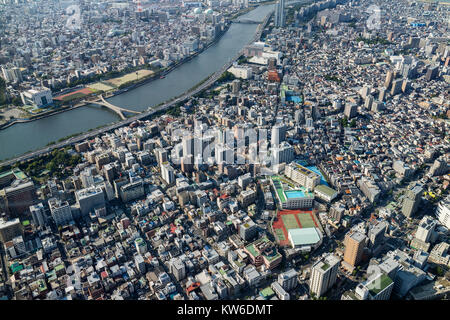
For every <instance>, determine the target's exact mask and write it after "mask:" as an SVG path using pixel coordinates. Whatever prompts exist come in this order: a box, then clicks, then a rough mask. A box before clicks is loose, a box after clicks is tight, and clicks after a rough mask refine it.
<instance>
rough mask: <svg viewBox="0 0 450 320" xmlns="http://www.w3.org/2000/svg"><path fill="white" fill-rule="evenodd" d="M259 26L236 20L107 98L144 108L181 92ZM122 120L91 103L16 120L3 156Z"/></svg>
mask: <svg viewBox="0 0 450 320" xmlns="http://www.w3.org/2000/svg"><path fill="white" fill-rule="evenodd" d="M272 8H273V5H263V6H259V7H257V8H256V9H254V10H252V11H250V12H248V13H246V14H245V15H242V16H241V17H240V18H242V19H250V20H257V21H262V20H263V19H264V17H265V16H266V15H267V14H268V13H269V12H270V10H272ZM257 26H258V25H256V24H240V23H239V24H237V23H236V24H235V23H233V24H232V25H231V26H230V28H229V29H228V31H227V32H226V33H225V34H224V35H223V36H222V37H221V38H220V39H219V40H218V42H217V43H215V44H214V45H212V46H211V47H209V48H208V49H206V50H205V51H204V52H202V53H201V54H199V55H198V56H197V57H195V58H193V59H192V60H191V61H189V62H186V63H184V64H183V65H181V66H180V67H178V68H177V69H175V70H173V71H172V72H170V73H169V74H168V75H166V77H165V78H164V79H157V80H154V81H152V82H149V83H146V84H144V85H142V86H140V87H137V88H134V89H132V90H130V91H128V92H125V93H122V94H120V95H117V96H115V97H112V98H110V99H108V101H109V102H111V103H112V104H115V105H118V106H121V107H124V108H127V109H132V110H138V111H142V110H145V109H147V108H148V107H150V106H156V105H158V104H159V103H161V102H164V101H166V100H169V99H170V98H173V97H176V96H178V95H180V94H182V93H183V92H185V91H187V90H188V89H190V88H192V87H193V86H195V85H196V84H197V83H198V82H200V81H201V80H203V79H205V78H206V77H208V76H209V75H211V74H212V73H214V72H215V71H216V70H218V69H220V68H221V67H222V66H223V65H224V64H225V63H226V62H227V61H228V60H229V59H230V58H232V57H233V56H234V55H236V54H237V53H238V52H239V50H241V49H242V48H243V47H244V46H245V45H246V44H247V43H248V42H249V41H250V40H251V38H252V37H253V35H254V34H255V32H256V28H257ZM119 120H120V118H119V116H118V115H116V114H115V113H113V112H112V111H109V110H108V109H106V108H102V107H99V106H94V105H89V106H86V107H80V108H77V109H74V110H70V111H67V112H63V113H60V114H56V115H53V116H50V117H47V118H43V119H40V120H36V121H32V122H27V123H19V124H15V125H13V126H11V127H9V128H6V129H4V130H0V160H6V159H10V158H13V157H16V156H20V155H22V154H24V153H27V152H28V151H33V150H37V149H39V148H42V147H44V146H46V145H47V144H48V143H50V142H54V141H57V140H59V139H61V138H64V137H67V136H69V135H73V134H77V133H82V132H86V131H88V130H90V129H94V128H97V127H100V126H103V125H106V124H108V123H111V122H115V121H119Z"/></svg>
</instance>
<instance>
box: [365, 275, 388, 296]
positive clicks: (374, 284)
mask: <svg viewBox="0 0 450 320" xmlns="http://www.w3.org/2000/svg"><path fill="white" fill-rule="evenodd" d="M391 283H392V280H391V278H389V277H388V276H387V275H385V274H382V275H381V276H380V277H379V278H376V279H374V280H373V281H371V282H370V283H369V284H368V285H367V289H369V292H370V294H371V295H372V296H376V295H377V294H379V293H380V292H381V291H383V290H384V289H386V288H387V287H388V286H389V285H390V284H391ZM378 284H379V286H378Z"/></svg>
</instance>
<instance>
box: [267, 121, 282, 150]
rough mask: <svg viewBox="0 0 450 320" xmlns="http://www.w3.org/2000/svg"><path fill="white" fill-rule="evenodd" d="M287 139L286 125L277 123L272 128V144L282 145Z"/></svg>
mask: <svg viewBox="0 0 450 320" xmlns="http://www.w3.org/2000/svg"><path fill="white" fill-rule="evenodd" d="M285 139H286V127H285V126H284V125H283V124H277V125H275V126H274V127H273V128H272V136H271V141H270V142H271V144H272V147H274V146H278V145H280V143H281V142H283V141H284V140H285Z"/></svg>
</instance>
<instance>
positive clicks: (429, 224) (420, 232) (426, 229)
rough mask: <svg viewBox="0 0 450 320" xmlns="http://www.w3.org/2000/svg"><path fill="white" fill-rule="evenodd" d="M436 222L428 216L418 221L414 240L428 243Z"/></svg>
mask: <svg viewBox="0 0 450 320" xmlns="http://www.w3.org/2000/svg"><path fill="white" fill-rule="evenodd" d="M436 224H437V221H436V220H435V219H433V218H432V217H430V216H424V217H423V218H422V220H420V223H419V226H418V227H417V231H416V239H419V240H420V241H423V242H425V243H428V242H430V241H431V238H432V235H433V232H434V228H435V227H436Z"/></svg>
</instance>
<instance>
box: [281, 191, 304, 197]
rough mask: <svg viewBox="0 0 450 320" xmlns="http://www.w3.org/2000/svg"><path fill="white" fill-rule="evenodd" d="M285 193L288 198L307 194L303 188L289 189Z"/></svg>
mask: <svg viewBox="0 0 450 320" xmlns="http://www.w3.org/2000/svg"><path fill="white" fill-rule="evenodd" d="M284 194H285V195H286V197H287V198H288V199H293V198H302V197H304V196H305V193H304V192H303V191H301V190H288V191H285V192H284Z"/></svg>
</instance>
